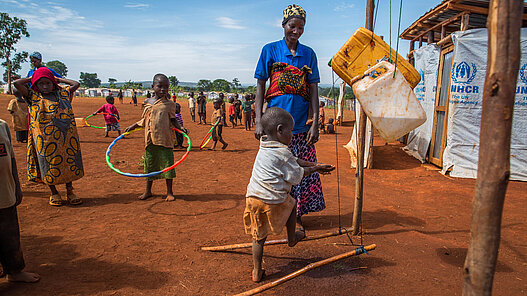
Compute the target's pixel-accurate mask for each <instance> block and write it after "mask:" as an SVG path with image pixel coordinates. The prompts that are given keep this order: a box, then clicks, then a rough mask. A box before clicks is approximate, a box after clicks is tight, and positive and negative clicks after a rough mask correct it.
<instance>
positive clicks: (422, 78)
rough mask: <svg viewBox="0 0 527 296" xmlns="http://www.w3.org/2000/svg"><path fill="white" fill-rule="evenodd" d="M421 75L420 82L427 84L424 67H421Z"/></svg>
mask: <svg viewBox="0 0 527 296" xmlns="http://www.w3.org/2000/svg"><path fill="white" fill-rule="evenodd" d="M419 75H421V81H419V84H425V72H424V71H423V69H419Z"/></svg>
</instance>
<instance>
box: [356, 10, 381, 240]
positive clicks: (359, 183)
mask: <svg viewBox="0 0 527 296" xmlns="http://www.w3.org/2000/svg"><path fill="white" fill-rule="evenodd" d="M373 1H374V0H368V6H367V10H366V28H367V29H368V30H370V31H373V11H374V10H375V3H374V2H373ZM366 119H367V118H366V113H364V110H363V109H362V108H361V111H360V116H359V120H357V118H355V124H357V122H358V123H359V128H358V130H357V132H358V133H357V134H358V139H357V140H358V141H357V167H356V173H355V206H354V209H353V224H352V226H351V227H352V228H353V235H357V234H359V231H360V223H361V220H362V194H363V185H364V182H363V181H364V146H365V139H366Z"/></svg>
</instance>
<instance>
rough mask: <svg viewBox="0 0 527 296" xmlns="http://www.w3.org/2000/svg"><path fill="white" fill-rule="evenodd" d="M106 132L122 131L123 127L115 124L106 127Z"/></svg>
mask: <svg viewBox="0 0 527 296" xmlns="http://www.w3.org/2000/svg"><path fill="white" fill-rule="evenodd" d="M106 131H107V132H109V131H119V132H120V131H121V125H120V124H119V122H114V123H110V124H107V125H106Z"/></svg>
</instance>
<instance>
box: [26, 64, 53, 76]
mask: <svg viewBox="0 0 527 296" xmlns="http://www.w3.org/2000/svg"><path fill="white" fill-rule="evenodd" d="M42 67H45V66H42ZM46 68H48V67H46ZM48 69H49V70H50V71H51V73H53V76H55V77H58V78H62V76H60V75H59V73H57V72H55V70H53V69H51V68H48ZM36 70H37V69H35V68H33V69H31V70H29V72H27V76H26V77H27V78H29V77H31V76H33V73H35V71H36Z"/></svg>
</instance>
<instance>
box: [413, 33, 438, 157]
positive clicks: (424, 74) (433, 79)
mask: <svg viewBox="0 0 527 296" xmlns="http://www.w3.org/2000/svg"><path fill="white" fill-rule="evenodd" d="M440 52H441V49H440V48H439V47H438V46H437V45H435V44H429V45H426V46H423V47H421V48H419V49H418V50H416V51H415V52H414V63H415V65H414V66H415V69H416V70H417V71H418V72H419V74H421V81H420V82H419V84H418V85H417V86H416V87H415V88H414V92H415V96H416V97H417V99H418V100H419V103H421V106H423V109H424V110H425V113H426V122H425V123H423V124H422V125H421V126H419V127H418V128H416V129H415V130H413V131H411V132H410V133H409V134H408V142H407V143H408V144H407V146H406V151H407V152H408V153H409V154H410V155H412V156H414V157H415V158H417V159H419V160H420V161H421V162H424V161H425V159H426V154H427V152H428V147H429V146H430V140H431V139H432V125H433V123H434V104H435V100H436V88H437V86H436V84H437V71H438V69H439V55H440Z"/></svg>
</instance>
